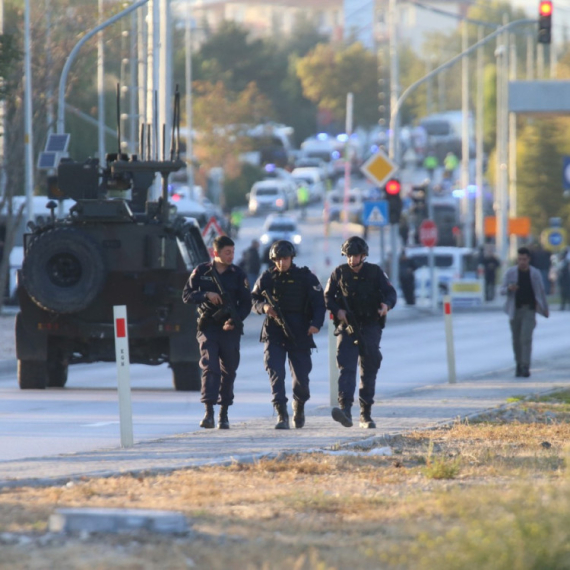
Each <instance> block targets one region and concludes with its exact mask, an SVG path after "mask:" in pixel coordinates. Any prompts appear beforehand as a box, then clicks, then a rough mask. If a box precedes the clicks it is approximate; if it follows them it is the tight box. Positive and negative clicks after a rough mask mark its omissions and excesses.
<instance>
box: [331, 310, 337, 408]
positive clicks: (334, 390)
mask: <svg viewBox="0 0 570 570" xmlns="http://www.w3.org/2000/svg"><path fill="white" fill-rule="evenodd" d="M329 315H330V319H329V382H330V404H331V408H334V407H335V406H338V367H337V365H336V336H334V321H333V316H332V313H329Z"/></svg>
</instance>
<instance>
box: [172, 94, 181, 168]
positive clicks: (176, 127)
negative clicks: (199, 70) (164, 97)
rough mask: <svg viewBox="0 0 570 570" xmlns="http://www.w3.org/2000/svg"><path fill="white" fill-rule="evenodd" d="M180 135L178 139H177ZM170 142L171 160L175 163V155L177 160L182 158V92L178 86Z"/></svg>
mask: <svg viewBox="0 0 570 570" xmlns="http://www.w3.org/2000/svg"><path fill="white" fill-rule="evenodd" d="M176 133H178V137H175V135H176ZM171 135H172V136H171V140H170V160H171V161H174V155H175V153H176V158H177V159H178V158H179V157H180V91H179V90H178V84H176V90H175V92H174V108H173V110H172V133H171Z"/></svg>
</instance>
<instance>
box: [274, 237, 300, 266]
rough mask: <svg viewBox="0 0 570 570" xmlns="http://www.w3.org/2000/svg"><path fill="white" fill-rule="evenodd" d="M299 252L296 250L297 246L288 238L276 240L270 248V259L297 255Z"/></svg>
mask: <svg viewBox="0 0 570 570" xmlns="http://www.w3.org/2000/svg"><path fill="white" fill-rule="evenodd" d="M295 255H297V252H296V251H295V246H294V245H293V244H292V243H291V242H290V241H287V240H284V239H280V240H279V241H276V242H275V243H274V244H273V245H272V246H271V249H270V250H269V259H271V261H275V260H276V259H278V258H280V257H295Z"/></svg>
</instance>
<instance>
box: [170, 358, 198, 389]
mask: <svg viewBox="0 0 570 570" xmlns="http://www.w3.org/2000/svg"><path fill="white" fill-rule="evenodd" d="M170 368H172V383H173V384H174V388H175V389H176V390H178V391H179V392H199V391H200V390H201V388H202V370H201V369H200V365H199V364H198V362H171V363H170Z"/></svg>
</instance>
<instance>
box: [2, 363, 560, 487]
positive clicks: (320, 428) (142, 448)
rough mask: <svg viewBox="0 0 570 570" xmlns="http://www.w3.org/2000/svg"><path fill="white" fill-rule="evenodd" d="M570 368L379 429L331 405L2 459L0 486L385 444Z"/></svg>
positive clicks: (411, 394) (435, 392) (475, 386)
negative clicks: (120, 443)
mask: <svg viewBox="0 0 570 570" xmlns="http://www.w3.org/2000/svg"><path fill="white" fill-rule="evenodd" d="M569 371H570V353H569V354H564V355H562V356H560V357H558V358H555V359H551V360H549V361H548V362H536V363H535V364H534V365H533V368H532V376H531V377H530V378H526V379H521V378H514V377H513V370H512V369H510V368H509V369H508V370H504V371H500V372H498V373H495V374H488V375H484V376H481V377H478V378H473V379H471V380H469V381H463V382H461V383H458V384H454V385H449V384H441V385H435V386H427V387H423V388H418V389H415V390H412V391H408V392H406V393H402V394H398V395H396V396H393V397H391V398H389V399H386V400H383V401H381V402H379V403H378V404H377V405H375V406H374V408H373V417H374V418H375V420H376V423H377V429H375V430H364V429H360V428H358V427H356V426H355V427H353V428H349V429H347V428H343V427H342V426H341V425H340V424H337V423H336V422H334V421H333V420H332V419H331V417H330V409H329V408H328V407H327V408H319V409H317V410H315V411H314V412H313V413H312V414H310V415H308V416H307V422H306V425H305V427H304V428H303V429H301V430H295V429H291V430H289V431H280V430H275V429H273V425H274V423H275V418H270V417H268V418H263V419H255V420H252V421H249V422H245V423H241V424H240V423H233V424H232V426H231V429H230V430H229V431H218V430H203V429H202V430H201V429H199V428H197V427H196V429H195V430H194V431H191V432H187V433H181V434H179V435H177V436H174V437H167V438H164V439H159V440H155V441H145V442H141V443H136V444H135V445H134V447H132V448H130V449H121V448H120V447H116V448H109V449H100V450H96V451H92V452H84V453H76V454H69V455H59V456H53V457H42V458H33V459H24V460H17V461H4V462H0V487H5V486H20V485H28V484H35V485H48V484H62V483H65V482H66V481H68V480H70V479H74V478H82V477H97V476H112V475H117V474H122V473H137V472H146V473H161V472H162V473H164V472H169V471H173V470H176V469H181V468H185V467H193V466H200V465H208V464H224V463H229V462H232V461H254V460H256V459H259V458H261V457H275V456H276V455H278V454H283V453H294V452H303V451H308V450H317V449H323V450H324V449H331V448H339V447H350V446H354V445H368V446H372V445H374V444H375V443H384V444H386V441H385V438H386V436H390V435H394V434H397V433H402V432H405V431H407V430H412V429H428V428H431V427H435V426H438V425H444V424H446V423H449V422H453V421H455V420H457V419H458V418H467V417H470V416H473V415H477V414H479V413H481V412H484V411H487V410H489V409H491V408H495V407H498V406H501V405H505V404H506V403H507V400H508V398H510V397H513V396H527V395H530V394H536V393H542V392H547V391H549V390H552V389H555V388H559V387H566V388H570V372H569ZM353 410H354V411H356V408H354V409H353ZM230 422H231V413H230ZM192 429H194V426H192ZM388 445H389V441H388Z"/></svg>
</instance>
